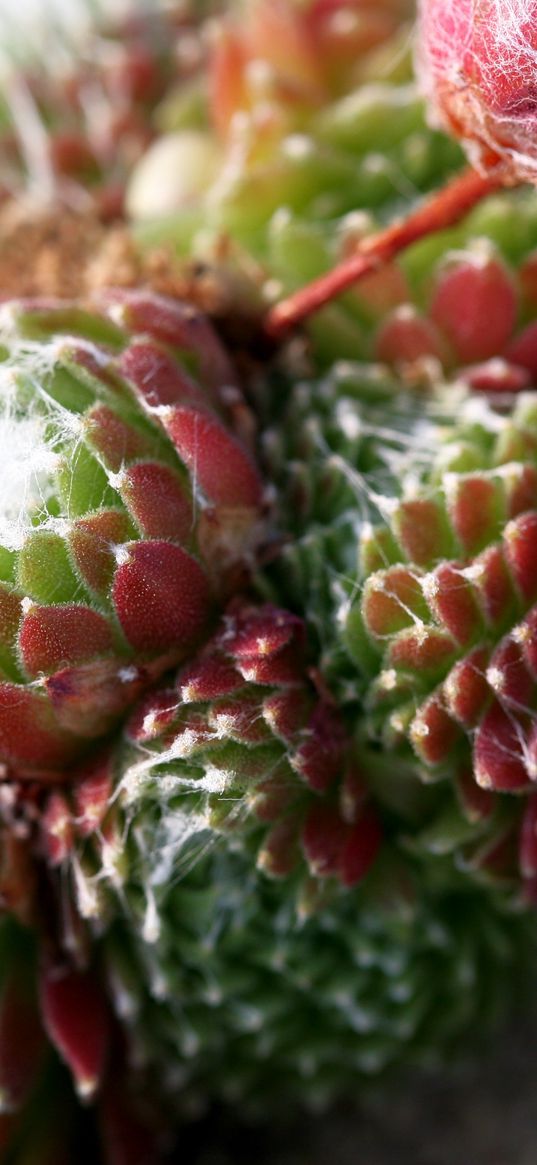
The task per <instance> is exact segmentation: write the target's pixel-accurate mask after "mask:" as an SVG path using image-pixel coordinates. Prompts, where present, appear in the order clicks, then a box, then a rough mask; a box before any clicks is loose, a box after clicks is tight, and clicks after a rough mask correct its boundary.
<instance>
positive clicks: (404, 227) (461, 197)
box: [265, 169, 503, 339]
mask: <svg viewBox="0 0 537 1165" xmlns="http://www.w3.org/2000/svg"><path fill="white" fill-rule="evenodd" d="M501 186H503V182H502V181H501V179H500V178H497V177H486V178H485V177H483V176H482V175H481V174H478V173H477V171H476V170H471V169H468V170H463V172H462V174H458V175H457V177H456V178H454V179H453V180H452V181H451V182H449V183H448V184H447V186H444V187H443V188H442V189H441V190H437V191H435V193H434V194H432V195H431V197H430V198H428V199H427V200H426V202H424V203H423V205H422V206H420V207H419V208H418V210H416V211H414V213H413V214H410V215H409V216H408V218H405V219H403V220H402V221H399V222H395V223H393V225H392V226H389V227H386V229H385V230H382V231H378V232H377V233H376V234H374V235H370V236H369V238H367V239H364V240H363V242H361V243H360V244H359V245H358V247H357V250H356V252H355V253H354V254H353V255H351V257H350V259H344V260H343V262H341V263H339V264H338V266H337V267H334V269H333V270H332V271H329V272H328V273H327V274H326V275H321V276H320V277H319V278H318V279H315V280H314V281H313V282H312V283H308V284H307V285H306V287H302V288H300V290H299V291H296V292H294V294H293V295H290V296H288V298H287V299H283V300H282V301H281V303H277V304H276V305H275V306H274V307H273V308H271V309H270V311H269V312H268V313H267V317H266V321H265V331H266V332H267V333H268V335H270V336H271V337H272V338H273V339H279V338H280V337H281V336H282V335H283V334H284V333H285V332H287V331H288V330H289V329H290V328H293V327H295V326H296V325H297V324H299V323H301V322H302V320H305V319H306V318H307V317H308V316H310V315H313V313H314V312H316V311H318V310H319V308H321V307H324V306H325V304H327V303H329V302H330V300H332V299H334V298H335V297H336V296H337V295H339V294H340V292H342V291H345V290H346V288H347V287H350V286H351V284H353V283H356V282H357V281H358V280H359V279H362V278H363V277H364V275H369V273H370V272H371V271H375V270H377V269H378V268H379V267H381V266H382V265H383V264H384V263H389V262H390V260H391V259H394V258H395V256H396V255H398V254H399V253H400V251H404V250H405V248H406V247H409V246H410V244H411V243H415V242H416V240H417V239H422V238H424V237H425V236H426V235H431V234H433V233H435V232H436V231H441V230H444V229H445V228H446V227H450V226H453V225H454V223H456V222H458V221H459V219H461V218H464V216H465V215H466V214H468V211H470V210H471V209H472V207H473V206H475V205H476V203H477V202H480V201H481V199H482V198H485V197H486V196H487V194H492V193H493V192H494V191H495V190H497V189H498V188H499V187H501Z"/></svg>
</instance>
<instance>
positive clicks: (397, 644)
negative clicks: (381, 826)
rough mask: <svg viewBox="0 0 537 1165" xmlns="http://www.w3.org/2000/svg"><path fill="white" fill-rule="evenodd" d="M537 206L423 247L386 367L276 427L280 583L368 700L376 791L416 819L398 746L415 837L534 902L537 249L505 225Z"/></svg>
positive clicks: (310, 394)
mask: <svg viewBox="0 0 537 1165" xmlns="http://www.w3.org/2000/svg"><path fill="white" fill-rule="evenodd" d="M533 207H534V200H533V197H531V198H527V199H525V198H524V197H523V196H507V195H505V196H504V195H502V196H501V198H497V199H495V200H494V201H491V202H490V203H489V204H488V205H487V204H484V206H483V207H482V208H480V209H479V210H476V211H475V212H474V216H473V217H472V219H471V220H469V222H468V224H467V225H466V226H465V227H464V228H460V229H459V231H458V232H454V233H453V235H452V236H451V240H450V241H451V243H452V246H453V250H452V251H449V250H447V251H446V250H445V247H446V241H445V238H444V240H439V241H438V244H437V243H436V242H435V240H432V241H429V242H426V243H422V244H420V245H419V246H417V247H416V248H415V249H414V251H412V250H411V251H409V253H408V256H407V258H406V260H405V268H404V269H405V275H406V277H407V278H409V281H410V282H411V284H412V286H413V289H414V296H413V299H409V302H408V303H407V304H406V305H402V306H399V307H397V308H395V309H394V310H393V311H392V312H391V313H388V315H387V316H386V317H385V319H384V320H383V322H382V323H381V324H380V326H379V327H378V328H377V330H376V332H375V333H374V335H373V337H372V340H371V348H370V356H371V357H373V358H375V357H377V361H376V362H372V361H370V362H369V363H366V362H362V363H358V362H356V363H354V364H353V363H352V362H349V361H347V362H337V361H335V363H334V365H333V367H332V369H331V370H330V371H329V372H327V374H326V375H325V376H324V377H323V378H322V379H320V380H317V381H316V380H308V378H307V376H306V375H305V376H304V377H303V379H302V381H301V382H299V383H298V384H297V386H296V387H295V388H294V390H293V391H292V393H291V395H290V397H289V399H287V398H286V395H285V392H283V393H282V395H281V400H282V402H283V403H282V404H281V412H280V414H279V416H278V420H277V424H276V425H275V426H274V428H273V429H272V430H271V431H269V433H268V434H267V435H266V437H265V447H266V450H267V458H268V464H269V466H271V472H274V469H275V467H276V466H277V465H278V466H279V467H280V473H281V475H282V477H281V480H282V482H283V481H285V482H286V483H287V499H286V502H284V503H283V504H282V505H281V509H280V513H281V518H282V522H283V521H287V524H288V528H289V530H290V533H291V537H290V539H289V543H288V545H287V547H286V548H285V550H284V554H283V559H282V567H281V568H278V569H279V575H278V579H279V581H278V587H279V588H280V593H281V587H282V586H284V587H287V591H286V593H287V599H288V601H290V602H292V604H293V605H294V606H295V608H296V609H297V610H299V611H306V610H307V611H308V618H309V619H310V621H311V620H312V618H314V619H315V621H316V625H317V631H318V636H319V642H320V644H321V649H322V655H321V665H320V666H321V668H322V669H323V670H324V672H325V674H326V675H327V677H328V679H329V681H330V682H332V683H333V684H335V685H336V687H337V686H338V685H339V687H338V690H339V694H340V696H341V698H342V699H343V700H344V701H348V702H349V703H350V705H351V706H356V708H357V709H359V711H357V713H356V718H355V724H356V729H357V733H358V736H359V738H360V740H361V743H362V745H363V747H364V749H365V754H364V757H363V758H362V765H363V766H365V768H366V770H367V767H368V766H369V773H370V787H371V788H372V791H373V795H375V794H376V795H377V796H380V797H381V799H382V797H383V796H385V797H386V798H387V803H390V802H391V803H392V804H394V803H395V802H397V800H399V804H398V806H397V808H398V811H400V812H402V828H403V830H406V828H407V824H406V822H405V796H408V797H409V798H410V800H412V782H410V785H409V784H408V780H407V779H406V778H405V780H401V781H400V787H399V793H398V794H396V796H395V802H394V801H393V797H394V785H395V782H394V781H393V779H387V773H388V771H389V770H390V769H391V768H392V766H393V759H394V757H395V756H398V757H399V758H400V762H401V764H402V766H403V771H404V772H405V774H406V777H407V778H408V775H409V772H411V771H412V770H414V773H415V777H416V778H417V779H418V780H419V781H421V782H424V785H425V789H424V792H425V794H426V796H425V800H424V805H423V817H422V832H421V834H420V830H419V829H416V825H417V821H416V820H415V822H414V829H415V831H416V832H415V837H414V841H413V844H418V845H421V844H423V845H424V846H425V848H426V849H428V850H429V851H431V852H432V851H434V850H435V849H436V850H438V851H441V852H444V853H445V852H450V853H451V854H452V855H453V858H454V860H455V861H456V862H457V863H458V864H462V865H464V866H465V867H468V868H470V869H472V868H474V867H475V868H476V869H477V871H478V872H480V873H481V874H483V873H484V872H488V873H489V874H491V873H493V872H494V871H495V872H496V873H497V874H498V875H500V876H501V877H505V876H511V877H513V878H516V871H517V867H518V869H519V875H518V876H519V877H520V876H522V878H523V880H525V881H526V880H527V890H528V892H529V893H530V895H532V894H533V882H534V874H535V868H534V867H535V858H534V832H533V821H534V818H535V806H534V794H533V787H534V786H533V782H534V762H533V759H532V758H533V751H532V750H533V748H534V745H533V740H534V735H535V684H536V675H537V673H536V668H535V663H534V661H533V655H532V652H533V639H534V633H533V623H534V618H535V606H534V604H535V599H536V591H535V565H534V562H533V557H532V556H533V554H534V544H535V533H534V530H535V523H536V520H537V519H536V509H537V505H536V503H537V494H536V485H537V478H536V465H535V454H534V446H535V435H534V420H533V418H534V410H535V405H536V397H535V392H534V384H535V375H536V372H537V367H536V365H535V359H534V342H535V322H534V310H535V309H534V298H533V296H532V291H531V271H532V265H533V257H532V253H531V252H530V254H527V253H526V255H525V256H521V254H520V250H519V249H518V246H519V245H518V243H517V241H516V238H515V233H514V231H513V233H510V231H509V225H508V224H509V223H513V225H514V224H515V223H517V222H518V223H520V217H521V219H522V221H523V222H524V223H525V231H524V232H523V233H524V234H525V238H526V239H527V241H528V242H530V241H531V239H532V236H533V232H534V225H533V221H534V220H533V216H534V209H533ZM519 216H520V217H519ZM485 222H486V223H487V225H488V235H489V238H488V239H483V238H481V239H479V238H477V239H475V238H474V237H473V233H474V231H475V228H476V224H478V223H485ZM515 229H516V228H515ZM526 231H527V233H526ZM494 234H496V238H497V240H498V244H499V245H502V246H503V247H504V250H506V251H507V253H508V254H509V253H510V258H511V260H512V261H514V264H515V265H514V266H513V265H507V263H506V262H505V259H504V257H503V256H502V254H501V252H500V250H499V248H498V247H496V248H495V246H494V244H493V242H492V237H493V236H494ZM465 237H466V242H465ZM521 238H522V236H521ZM441 248H442V250H444V253H443V254H442V252H441ZM437 255H438V257H436V256H437ZM517 267H518V269H517ZM379 358H380V359H379ZM268 399H269V400H270V402H271V404H270V407H271V408H272V409H273V408H274V400H277V399H278V395H277V393H272V394H271V396H270V397H269V398H268ZM379 749H380V750H381V752H380V754H379ZM371 750H373V751H371ZM383 754H384V758H385V760H384V766H383V763H382V760H381V757H382V755H383ZM407 766H409V769H407ZM383 767H384V776H383V773H382V770H383ZM375 771H376V772H377V776H376V778H375V777H373V773H375ZM405 789H406V793H405ZM513 793H517V794H522V796H516V797H513V796H512V794H513ZM517 851H518V856H517Z"/></svg>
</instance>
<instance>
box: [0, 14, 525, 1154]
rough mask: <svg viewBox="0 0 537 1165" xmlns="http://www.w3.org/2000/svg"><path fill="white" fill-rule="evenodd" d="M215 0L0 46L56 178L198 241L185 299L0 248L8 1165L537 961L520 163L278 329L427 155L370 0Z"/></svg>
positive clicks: (152, 229)
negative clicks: (78, 44)
mask: <svg viewBox="0 0 537 1165" xmlns="http://www.w3.org/2000/svg"><path fill="white" fill-rule="evenodd" d="M207 7H208V8H209V7H210V8H211V11H210V12H209V13H208V12H205V10H204V11H203V12H202V11H198V10H197V9H196V6H195V5H193V6H192V9H188V6H187V8H186V9H185V8H184V6H180V8H181V11H180V14H179V13H177V14H176V13H175V12H174V9H173V7H172V9H171V10H166V11H164V12H163V13H159V14H155V16H154V18H152V19H151V20H150V19H149V18H147V19H146V18H145V17H144V18H143V19H142V18H141V17H140V18H138V17H135V16H133V17H132V18H129V20H128V22H127V24H126V25H122V26H121V29H120V34H121V36H122V37H123V41H124V42H125V43H123V44H122V43H120V41H121V36H118V35H117V29H116V32H115V33H113V32H108V33H106V32H103V33H99V34H98V35H97V34H96V38H95V41H94V45H95V46H98V48H99V51H98V52H97V50H95V52H93V51H90V50H89V49H88V50H87V52H86V54H85V57H84V60H83V61H82V63H81V64H80V65H77V66H76V68H75V67H74V66H73V65H72V64H71V65H70V67H69V74H68V75H67V76H65V77H63V76H60V78H59V79H58V78H56V77H53V76H52V73H44V72H43V71H42V70H37V72H35V74H34V73H33V72H31V70H30V68H29V70H28V73H27V75H25V76H24V77H22V76H19V78H18V82H17V84H18V86H19V89H18V90H17V92H19V96H20V92H21V91H23V92H24V95H25V102H26V105H24V103H23V106H24V108H26V109H27V110H28V109H29V108H31V113H32V117H34V116H35V117H37V118H38V121H39V125H40V130H41V131H42V132H41V133H40V137H39V140H40V141H41V144H43V142H45V144H46V146H47V150H48V161H47V173H49V174H52V175H53V176H54V175H55V176H56V177H55V178H54V181H53V183H52V187H51V189H52V191H53V197H54V199H56V200H57V205H58V213H61V207H62V205H65V201H66V200H67V202H68V203H71V202H72V201H73V200H74V201H75V202H76V201H77V199H79V198H86V197H87V199H88V200H89V201H90V202H92V204H93V206H94V208H95V207H97V208H98V211H99V213H100V214H101V216H102V217H103V218H106V217H107V216H108V215H109V214H112V213H113V215H123V216H126V218H127V219H129V218H130V229H131V230H132V234H133V237H134V238H135V240H136V241H137V245H139V246H140V247H141V248H142V249H145V250H151V248H152V247H154V246H155V245H158V246H159V248H162V247H163V246H166V247H167V248H168V249H169V252H170V254H172V255H173V256H175V258H174V260H173V261H174V262H176V263H177V264H178V270H185V271H187V270H190V272H192V267H190V268H188V263H189V262H190V263H192V261H193V263H194V268H195V270H197V271H199V268H200V261H201V260H202V261H203V268H204V272H205V275H207V272H209V274H210V278H211V281H212V283H211V294H212V298H211V297H210V303H209V306H210V305H211V304H216V305H217V314H216V317H215V318H214V319H213V320H211V319H209V318H208V317H207V315H206V314H204V311H203V310H202V308H201V307H200V304H199V303H191V302H182V301H179V300H178V299H174V298H168V297H164V296H161V295H157V294H156V293H155V292H154V291H152V290H151V288H150V287H148V286H143V287H138V288H136V289H132V290H128V291H126V290H118V289H114V288H109V289H105V290H102V291H100V292H95V293H94V294H93V295H91V296H86V297H85V298H84V299H80V300H77V301H70V300H67V299H66V300H61V299H57V300H50V299H44V298H41V299H39V298H36V299H32V300H28V299H27V300H21V299H13V298H11V296H10V289H9V287H8V288H3V289H2V295H3V301H2V303H1V305H0V439H1V443H2V458H3V467H2V497H1V499H0V778H1V779H0V905H1V907H2V914H1V916H0V946H1V950H2V965H1V968H0V1160H1V1161H5V1162H6V1165H7V1163H8V1162H9V1163H10V1165H31V1163H32V1162H37V1161H39V1163H40V1165H45V1163H46V1162H47V1161H48V1160H49V1159H50V1161H51V1162H52V1161H54V1163H55V1165H57V1163H58V1162H62V1161H64V1160H65V1161H66V1162H67V1161H70V1160H72V1159H73V1154H76V1153H77V1152H78V1151H79V1149H78V1148H77V1144H78V1142H77V1140H76V1138H77V1136H78V1135H79V1133H78V1131H77V1130H78V1128H79V1125H78V1121H79V1120H80V1116H79V1115H78V1116H77V1107H76V1103H75V1100H74V1093H75V1092H76V1093H78V1097H79V1098H80V1099H81V1100H82V1101H84V1102H85V1103H90V1104H91V1105H92V1106H93V1111H94V1112H95V1114H96V1117H95V1124H96V1127H98V1142H99V1147H98V1148H97V1147H96V1148H95V1154H96V1155H97V1156H96V1159H99V1157H98V1155H99V1154H100V1155H101V1157H102V1159H103V1161H105V1162H106V1165H123V1163H124V1165H127V1162H128V1163H129V1165H154V1163H155V1162H157V1161H158V1160H159V1159H160V1158H159V1152H160V1148H161V1145H162V1144H163V1143H164V1144H165V1142H166V1135H167V1134H168V1132H169V1130H170V1129H172V1130H173V1129H174V1128H175V1127H176V1126H177V1122H178V1121H179V1120H182V1119H184V1118H188V1116H189V1115H191V1114H192V1113H197V1112H198V1111H199V1110H200V1107H201V1108H203V1106H205V1105H207V1104H210V1103H212V1102H213V1101H216V1102H219V1103H220V1102H223V1103H226V1104H233V1105H235V1106H238V1105H240V1109H241V1112H244V1111H246V1110H248V1111H251V1112H254V1113H256V1114H260V1115H262V1116H263V1115H266V1113H267V1106H268V1105H269V1104H271V1105H275V1106H276V1108H278V1107H280V1108H282V1107H283V1106H285V1105H288V1104H289V1103H291V1104H297V1103H300V1104H304V1105H309V1106H321V1105H325V1104H327V1103H329V1102H330V1101H331V1100H332V1099H333V1098H334V1097H337V1096H341V1095H355V1094H356V1089H357V1087H358V1086H359V1084H360V1082H361V1081H363V1080H364V1079H369V1078H370V1077H371V1076H377V1075H378V1074H379V1073H380V1072H381V1071H383V1070H385V1069H388V1068H391V1067H392V1066H395V1065H397V1064H398V1063H401V1062H402V1063H404V1064H406V1065H409V1066H419V1067H422V1066H424V1065H430V1064H431V1063H438V1062H439V1061H441V1060H442V1059H444V1058H445V1057H448V1056H449V1055H450V1054H451V1053H452V1052H453V1051H454V1050H455V1049H456V1047H457V1046H458V1045H459V1044H460V1043H461V1042H463V1041H464V1040H467V1039H468V1037H469V1035H472V1034H473V1035H474V1037H476V1036H477V1035H478V1034H480V1033H482V1032H483V1031H484V1030H485V1028H486V1026H487V1024H488V1023H489V1022H490V1021H491V1020H492V1019H493V1018H494V1017H495V1016H496V1015H497V1013H498V1011H499V1010H501V1008H502V1004H503V1005H505V1002H506V1000H507V999H508V998H509V997H511V998H512V997H513V995H514V994H516V992H515V991H514V990H513V988H514V985H517V986H518V984H519V983H522V982H524V979H525V977H526V976H527V970H528V967H530V968H531V967H532V966H534V957H535V923H534V901H535V898H536V897H537V890H536V886H537V796H536V794H535V791H534V790H535V781H536V777H537V717H536V707H537V606H536V603H537V389H536V387H535V386H536V377H537V322H536V321H537V280H536V272H537V203H536V201H535V195H534V192H533V191H530V192H528V191H527V190H523V191H515V192H508V191H500V192H497V193H495V194H492V195H491V197H490V198H489V199H488V200H487V201H486V202H484V203H482V204H481V205H480V206H478V207H476V208H475V209H474V210H473V211H472V213H471V214H470V215H469V216H468V217H467V218H466V219H465V221H464V222H463V223H462V224H460V223H459V225H456V226H453V227H452V228H451V229H450V230H449V231H443V232H440V233H437V234H436V235H434V236H433V237H432V238H429V239H426V240H423V241H421V242H417V243H416V244H415V245H414V246H413V247H411V248H410V249H409V250H408V251H407V253H406V254H405V255H404V256H403V257H401V258H400V259H399V260H397V261H390V262H388V263H386V264H384V265H383V266H379V269H378V270H375V271H373V272H372V273H371V274H369V275H368V276H367V278H366V279H364V280H363V281H362V282H361V283H360V284H359V285H357V286H356V288H352V289H350V290H348V291H347V293H346V294H345V296H344V297H343V298H342V299H341V300H340V301H339V302H338V303H337V304H329V305H328V306H325V307H324V308H323V309H322V310H321V311H320V312H319V314H318V315H317V316H316V317H315V319H314V320H313V321H312V322H311V325H308V326H307V327H306V328H305V329H304V330H303V331H302V332H301V333H296V334H294V335H291V336H290V337H289V340H288V341H287V339H286V338H284V339H283V340H282V341H281V342H279V343H275V342H274V340H273V338H272V339H271V338H270V337H268V336H267V335H266V333H264V332H263V308H264V307H266V306H268V305H270V303H271V302H272V301H273V299H274V297H275V296H279V295H281V294H282V293H284V292H292V291H293V290H294V289H295V288H296V287H297V286H299V285H300V284H301V283H302V282H303V281H304V280H306V279H309V278H312V277H315V276H318V275H320V274H321V273H322V272H324V271H327V270H328V269H329V268H330V266H331V265H332V264H333V263H335V262H337V261H338V259H339V258H341V257H342V256H343V255H344V254H345V253H347V252H348V251H349V250H351V249H352V248H353V247H356V246H357V245H359V243H360V240H362V239H363V238H364V237H366V236H367V235H368V234H369V233H370V232H371V230H372V229H373V226H374V225H375V221H376V222H377V223H381V224H382V223H387V222H389V221H390V219H391V218H392V217H393V216H394V215H395V214H397V213H399V212H400V211H401V209H402V208H403V206H405V205H406V206H407V207H408V206H409V205H413V203H414V200H415V199H417V198H418V196H419V195H420V194H421V193H422V192H426V191H427V190H429V189H430V188H431V187H432V186H433V185H435V184H438V183H440V182H441V181H442V180H443V179H444V178H445V177H447V176H448V175H450V174H451V172H452V171H454V170H457V168H458V167H459V166H460V164H461V155H460V153H459V150H458V147H457V146H456V145H454V144H453V143H452V142H450V141H449V140H448V139H446V138H445V137H444V136H443V135H442V134H440V133H439V132H437V131H435V130H431V129H429V128H427V125H426V122H425V118H424V110H423V108H422V104H421V102H420V100H419V97H418V96H417V94H416V90H415V85H414V82H413V81H412V77H411V71H410V66H409V63H408V59H407V53H406V42H407V40H408V35H409V25H408V20H409V17H410V16H411V13H410V12H409V10H408V7H407V5H406V4H404V3H403V2H402V0H384V2H383V3H381V4H378V3H377V4H373V3H369V2H368V0H309V2H308V3H306V4H300V5H299V4H295V3H293V0H276V3H274V2H273V0H272V2H270V0H255V3H252V5H251V7H248V9H247V12H246V13H243V14H242V15H243V20H242V21H240V20H239V16H238V13H237V11H236V10H235V7H233V8H231V6H229V7H228V8H227V9H224V11H223V13H222V12H220V13H219V15H218V17H215V15H214V10H213V8H212V6H207ZM431 7H432V8H434V5H432V6H431ZM208 16H210V20H209V19H207V17H208ZM118 27H119V26H118ZM127 32H128V36H126V33H127ZM123 34H125V35H123ZM114 37H115V39H114ZM379 78H380V81H379ZM21 87H22V89H21ZM13 92H14V90H13V88H12V86H11V87H10V86H6V94H7V97H6V115H5V121H6V126H7V124H8V123H9V126H10V128H9V130H8V129H7V128H6V129H5V131H4V134H5V136H4V139H3V141H2V144H1V147H0V148H1V149H2V150H3V151H4V152H5V153H6V155H8V156H9V158H10V160H11V164H12V171H11V177H10V182H12V183H14V184H15V185H16V183H17V181H19V182H20V180H21V173H22V169H23V168H24V167H23V165H22V164H23V163H24V165H25V166H26V169H28V161H29V158H28V155H27V153H25V149H26V148H27V146H28V144H29V141H30V138H31V136H32V135H30V137H25V134H24V132H23V133H22V137H21V131H24V124H22V123H21V122H20V116H21V109H22V108H23V107H22V106H21V104H20V101H18V100H15V101H14V99H13ZM10 94H11V97H10V96H9V95H10ZM66 94H68V95H69V97H70V102H69V109H68V111H67V113H65V112H64V104H65V97H66ZM103 109H104V113H103V112H102V111H103ZM99 110H101V115H100V116H99V117H97V113H98V111H99ZM116 114H118V116H119V115H120V116H119V121H118V122H117V124H116V117H115V115H116ZM113 115H114V116H113ZM27 116H29V115H27ZM18 119H19V120H18ZM23 121H24V119H23ZM112 122H113V125H112ZM25 124H26V128H28V124H29V123H25ZM32 124H33V123H32ZM133 127H134V130H133ZM34 128H35V127H34ZM134 131H135V132H134ZM103 135H104V136H103ZM34 138H35V135H34ZM150 141H151V142H152V144H151V145H149V147H148V149H147V152H144V151H145V148H146V146H147V145H148V143H149V142H150ZM133 142H134V145H133ZM99 151H101V152H99ZM111 159H113V165H112V164H111ZM34 160H35V159H34ZM41 160H42V159H41ZM82 161H83V162H84V164H83V165H82ZM86 161H88V167H89V168H88V171H86ZM89 161H91V166H89ZM90 171H91V181H90V180H89V177H88V175H89V172H90ZM58 173H61V175H62V177H61V180H60V181H58V180H57V177H58ZM30 177H31V174H30ZM118 183H119V187H120V188H121V189H120V194H121V197H119V196H118V197H117V199H116V194H117V190H118V186H117V184H118ZM112 188H114V191H115V193H114V199H115V201H114V199H111V197H110V195H111V191H112ZM77 192H78V193H77ZM62 200H63V202H62ZM81 205H82V204H81ZM373 216H374V218H373ZM185 278H186V277H185ZM220 283H221V284H222V286H223V287H225V295H224V296H223V298H222V299H221V300H219V298H218V288H219V285H220ZM194 285H195V280H194ZM233 288H235V289H236V294H237V300H236V303H234V302H233V297H232V291H233ZM230 289H231V291H230ZM222 304H224V307H225V310H224V309H223V308H222ZM246 310H248V311H249V313H250V316H251V319H250V323H249V326H248V327H245V321H244V316H245V312H246ZM218 312H220V314H218ZM226 338H227V343H226ZM230 338H231V339H230ZM66 1069H67V1072H66ZM68 1074H70V1075H71V1077H72V1081H73V1082H74V1090H70V1088H69V1087H68V1086H67V1083H66V1076H67V1075H68ZM70 1130H71V1131H70ZM47 1153H48V1154H49V1156H48V1157H47V1156H46V1154H47Z"/></svg>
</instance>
